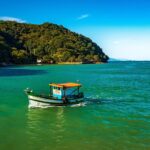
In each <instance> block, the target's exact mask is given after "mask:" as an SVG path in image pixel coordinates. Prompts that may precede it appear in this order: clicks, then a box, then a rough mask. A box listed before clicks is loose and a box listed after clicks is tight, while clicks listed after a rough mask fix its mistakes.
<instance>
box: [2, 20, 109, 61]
mask: <svg viewBox="0 0 150 150" xmlns="http://www.w3.org/2000/svg"><path fill="white" fill-rule="evenodd" d="M37 59H40V60H42V62H43V63H61V62H87V63H88V62H93V63H96V62H107V60H108V56H106V55H105V54H104V53H103V51H102V49H101V48H100V47H99V46H98V45H97V44H96V43H94V42H92V40H91V39H89V38H87V37H85V36H83V35H80V34H77V33H74V32H71V31H70V30H68V29H66V28H64V27H63V26H59V25H56V24H51V23H44V24H42V25H33V24H25V23H17V22H12V21H0V63H3V62H4V63H15V64H26V63H36V61H37Z"/></svg>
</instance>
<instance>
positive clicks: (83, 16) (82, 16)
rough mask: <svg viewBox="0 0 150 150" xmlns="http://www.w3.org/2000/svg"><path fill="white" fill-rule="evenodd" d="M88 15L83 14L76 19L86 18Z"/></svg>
mask: <svg viewBox="0 0 150 150" xmlns="http://www.w3.org/2000/svg"><path fill="white" fill-rule="evenodd" d="M89 16H90V15H89V14H83V15H81V16H80V17H78V18H77V19H78V20H82V19H85V18H88V17H89Z"/></svg>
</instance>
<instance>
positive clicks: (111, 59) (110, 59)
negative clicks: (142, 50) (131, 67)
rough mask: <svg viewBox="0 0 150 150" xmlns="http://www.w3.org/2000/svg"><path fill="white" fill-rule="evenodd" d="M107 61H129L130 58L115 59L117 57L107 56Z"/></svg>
mask: <svg viewBox="0 0 150 150" xmlns="http://www.w3.org/2000/svg"><path fill="white" fill-rule="evenodd" d="M108 61H131V60H127V59H119V58H118V59H117V58H109V60H108Z"/></svg>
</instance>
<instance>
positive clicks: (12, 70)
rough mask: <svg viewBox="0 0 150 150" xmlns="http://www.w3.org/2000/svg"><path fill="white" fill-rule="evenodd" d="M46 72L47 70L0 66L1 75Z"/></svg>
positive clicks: (25, 74) (24, 74)
mask: <svg viewBox="0 0 150 150" xmlns="http://www.w3.org/2000/svg"><path fill="white" fill-rule="evenodd" d="M46 73H47V72H46V71H44V70H31V69H16V68H0V77H6V76H8V77H9V76H28V75H40V74H46Z"/></svg>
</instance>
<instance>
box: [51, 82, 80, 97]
mask: <svg viewBox="0 0 150 150" xmlns="http://www.w3.org/2000/svg"><path fill="white" fill-rule="evenodd" d="M49 86H50V95H51V96H52V97H54V98H56V99H68V98H75V97H80V96H81V94H82V93H80V92H79V89H80V87H81V84H78V83H70V82H69V83H60V84H56V83H51V84H49Z"/></svg>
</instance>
